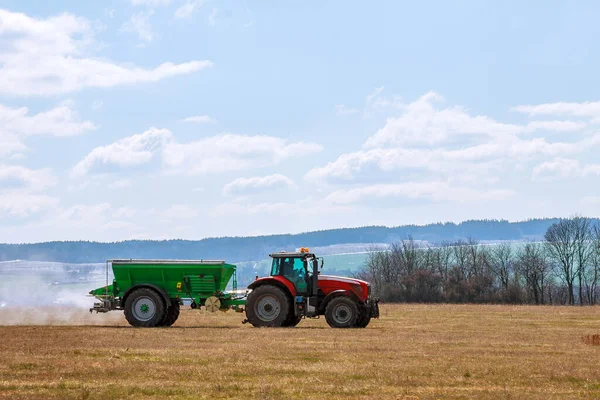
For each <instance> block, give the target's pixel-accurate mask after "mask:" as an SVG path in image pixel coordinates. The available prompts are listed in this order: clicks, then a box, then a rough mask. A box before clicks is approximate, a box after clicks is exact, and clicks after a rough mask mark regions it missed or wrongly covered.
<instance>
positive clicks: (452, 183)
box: [0, 0, 600, 242]
mask: <svg viewBox="0 0 600 400" xmlns="http://www.w3.org/2000/svg"><path fill="white" fill-rule="evenodd" d="M0 5H1V7H2V8H3V9H2V10H1V11H0V158H1V160H0V219H1V221H2V223H1V224H0V241H2V242H33V241H46V240H73V239H86V240H102V241H113V240H123V239H133V238H152V239H166V238H186V239H198V238H202V237H207V236H225V235H227V236H229V235H254V234H269V233H282V232H301V231H308V230H315V229H327V228H335V227H349V226H362V225H372V224H382V225H399V224H407V223H417V224H424V223H429V222H438V221H461V220H465V219H473V218H477V219H478V218H503V219H509V220H522V219H527V218H531V217H544V216H548V217H550V216H552V217H553V216H569V215H572V214H576V213H577V214H583V215H588V216H598V210H599V209H600V187H599V185H598V183H599V182H600V162H599V161H598V160H597V157H595V156H597V154H598V149H599V148H600V134H599V133H598V127H599V124H600V102H598V101H599V100H600V99H599V98H598V92H599V90H598V89H599V84H600V82H599V78H598V76H599V74H598V73H597V71H598V70H599V57H600V56H599V54H600V52H599V51H598V50H599V49H598V47H599V45H598V44H597V42H598V41H597V40H596V38H597V37H598V33H599V32H598V30H600V27H598V24H597V23H596V21H595V16H597V15H598V12H599V11H600V10H599V9H600V6H599V5H598V4H597V2H592V1H589V2H586V1H579V2H576V3H573V2H566V1H528V2H517V1H497V2H480V1H458V2H440V1H437V2H433V1H429V2H428V1H423V2H400V1H389V2H386V1H382V2H375V3H373V2H371V3H367V2H341V1H328V2H250V1H247V2H243V1H217V0H212V1H211V0H207V1H197V0H113V1H103V2H81V1H52V2H37V1H22V0H21V1H6V0H5V1H3V2H2V3H1V4H0Z"/></svg>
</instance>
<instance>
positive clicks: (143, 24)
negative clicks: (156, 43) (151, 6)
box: [121, 10, 154, 44]
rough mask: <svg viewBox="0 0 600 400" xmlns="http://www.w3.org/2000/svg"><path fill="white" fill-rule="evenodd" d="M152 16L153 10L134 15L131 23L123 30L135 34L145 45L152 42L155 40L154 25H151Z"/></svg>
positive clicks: (128, 22)
mask: <svg viewBox="0 0 600 400" xmlns="http://www.w3.org/2000/svg"><path fill="white" fill-rule="evenodd" d="M152 14H154V11H153V10H149V11H146V12H138V13H135V14H133V15H132V16H131V18H130V19H129V21H127V22H125V23H124V24H123V25H122V26H121V30H122V31H123V32H132V33H135V34H136V35H137V36H138V38H139V39H140V41H142V43H144V44H148V43H150V42H152V40H153V39H154V33H153V31H152V25H151V24H150V17H151V16H152Z"/></svg>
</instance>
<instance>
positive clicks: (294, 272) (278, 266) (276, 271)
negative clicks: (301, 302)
mask: <svg viewBox="0 0 600 400" xmlns="http://www.w3.org/2000/svg"><path fill="white" fill-rule="evenodd" d="M275 275H282V276H284V277H285V278H287V279H288V280H289V281H290V282H292V283H293V284H294V286H295V287H296V290H297V291H298V292H300V293H302V292H305V291H306V289H307V279H306V278H307V272H306V265H305V263H304V260H303V259H302V258H300V257H282V258H273V264H272V266H271V276H275Z"/></svg>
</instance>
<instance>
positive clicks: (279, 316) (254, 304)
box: [246, 285, 291, 327]
mask: <svg viewBox="0 0 600 400" xmlns="http://www.w3.org/2000/svg"><path fill="white" fill-rule="evenodd" d="M290 308H291V307H290V302H289V300H288V297H287V296H286V295H285V293H284V292H283V290H281V289H279V288H278V287H277V286H272V285H263V286H259V287H257V288H256V289H254V290H252V292H250V294H249V295H248V299H247V301H246V318H248V321H249V322H250V323H251V324H252V325H253V326H255V327H263V326H268V327H280V326H284V324H285V323H286V321H287V320H288V315H289V313H290Z"/></svg>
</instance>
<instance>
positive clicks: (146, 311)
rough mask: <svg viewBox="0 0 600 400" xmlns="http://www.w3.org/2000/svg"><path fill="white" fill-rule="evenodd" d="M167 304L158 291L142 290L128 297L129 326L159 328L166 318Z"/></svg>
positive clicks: (126, 309) (126, 313)
mask: <svg viewBox="0 0 600 400" xmlns="http://www.w3.org/2000/svg"><path fill="white" fill-rule="evenodd" d="M165 306H166V305H165V302H164V300H163V299H162V297H160V295H159V294H158V293H156V291H154V290H152V289H149V288H140V289H137V290H136V291H134V292H133V293H131V294H130V295H129V296H127V300H126V301H125V318H126V319H127V322H129V325H131V326H136V327H143V328H151V327H154V326H158V325H159V324H160V323H161V322H162V320H163V319H164V318H165V308H166V307H165Z"/></svg>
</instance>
